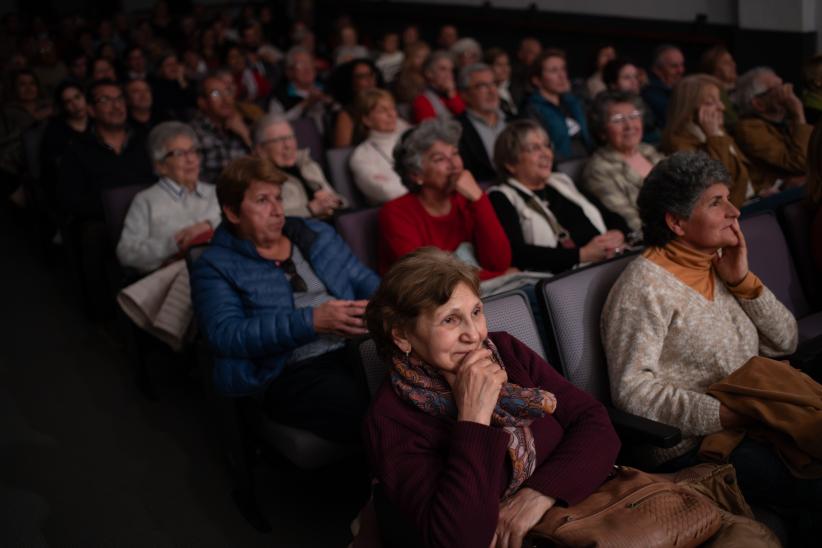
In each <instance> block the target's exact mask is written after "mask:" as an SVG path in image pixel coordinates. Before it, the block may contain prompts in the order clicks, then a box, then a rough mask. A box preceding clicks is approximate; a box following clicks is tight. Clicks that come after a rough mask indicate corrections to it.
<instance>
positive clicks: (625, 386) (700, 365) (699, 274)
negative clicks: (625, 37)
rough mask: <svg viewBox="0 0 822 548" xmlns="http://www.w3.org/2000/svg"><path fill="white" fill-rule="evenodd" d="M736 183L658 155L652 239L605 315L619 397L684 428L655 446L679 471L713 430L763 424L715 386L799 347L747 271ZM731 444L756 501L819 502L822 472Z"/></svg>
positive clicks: (755, 447)
mask: <svg viewBox="0 0 822 548" xmlns="http://www.w3.org/2000/svg"><path fill="white" fill-rule="evenodd" d="M731 185H732V179H731V176H730V174H729V173H728V171H727V170H726V168H725V167H723V165H722V164H721V163H720V162H718V161H717V160H713V159H711V158H709V157H708V156H707V155H705V154H704V153H694V152H677V153H675V154H673V155H672V156H671V157H669V158H667V159H665V160H662V161H661V162H660V163H659V164H657V165H656V167H654V169H653V170H652V171H651V173H650V174H649V175H648V177H647V179H646V180H645V184H644V185H643V187H642V190H641V191H640V193H639V199H638V204H639V214H640V218H641V219H642V226H643V229H644V232H645V241H646V243H647V244H648V245H649V247H648V248H647V249H646V250H645V252H644V253H643V254H642V255H641V256H639V257H637V258H636V259H635V260H634V261H633V262H632V263H631V264H630V265H628V267H627V268H626V269H625V271H624V272H623V273H622V275H621V276H620V278H619V279H618V280H617V282H616V284H614V286H613V288H612V289H611V293H610V295H609V296H608V299H607V301H606V303H605V307H604V309H603V313H602V339H603V346H604V349H605V355H606V357H607V363H608V372H609V376H610V380H611V396H612V399H613V402H614V405H615V406H616V407H618V408H620V409H622V410H624V411H628V412H629V413H634V414H637V415H640V416H643V417H646V418H649V419H653V420H656V421H660V422H663V423H665V424H670V425H672V426H676V427H677V428H679V429H680V430H681V431H682V441H681V442H680V443H678V444H677V445H675V446H674V447H671V448H667V449H663V448H653V449H651V450H650V451H649V453H648V454H647V455H646V457H647V459H648V464H650V465H654V466H660V465H662V466H664V469H666V470H668V471H673V470H676V469H679V468H682V467H685V466H690V465H691V464H696V463H697V461H698V460H699V459H698V453H699V449H700V443H701V441H702V438H703V436H707V435H710V434H714V433H717V432H720V431H722V430H733V429H737V428H745V427H746V426H752V425H753V424H752V422H751V419H747V418H745V417H743V416H742V415H739V414H737V413H736V412H734V411H732V410H731V409H730V408H728V407H726V406H725V405H724V404H721V403H720V401H719V400H718V399H716V398H714V397H713V396H711V395H709V394H708V393H707V392H708V387H709V386H711V385H712V384H714V383H716V382H718V381H720V380H722V379H724V378H725V377H727V376H728V375H730V374H731V373H733V372H735V371H736V370H737V369H739V368H741V367H742V366H743V365H744V364H746V362H748V360H750V359H751V358H752V357H755V356H760V355H764V356H784V355H788V354H791V353H793V352H794V350H795V349H796V344H797V325H796V320H795V319H794V317H793V316H792V315H791V313H790V312H789V311H788V310H787V309H786V308H785V307H784V306H783V305H782V303H780V302H779V301H778V300H777V299H776V297H774V295H773V293H771V292H770V291H769V290H768V288H767V287H765V286H764V285H763V284H762V282H761V281H760V280H759V278H757V277H756V275H754V274H753V273H752V272H750V270H749V269H748V259H747V248H746V244H745V237H744V235H743V234H742V231H741V230H740V227H739V222H738V221H739V210H738V209H737V208H736V207H735V206H734V205H733V203H731V201H730V199H729V198H730V187H731ZM732 447H735V449H733V450H732V451H730V457H729V460H730V462H731V463H732V464H733V465H734V467H735V468H736V473H737V479H738V481H739V487H740V488H741V490H742V492H743V494H744V495H745V498H746V499H747V501H748V502H750V503H751V504H757V503H759V504H766V505H773V506H779V507H784V506H796V505H800V506H801V507H805V508H807V507H810V506H814V505H815V506H816V508H819V503H820V500H819V499H820V494H822V489H821V488H820V487H822V484H820V482H819V480H814V481H816V486H815V487H814V486H812V485H810V484H805V485H802V484H801V483H802V481H803V480H797V479H795V478H794V477H793V476H792V475H791V474H790V473H789V472H788V470H787V468H786V467H785V464H783V462H782V461H781V460H780V459H779V458H778V457H777V455H776V454H775V452H774V450H773V449H772V448H771V447H769V446H766V445H763V444H761V443H759V442H755V441H753V440H752V439H750V438H748V437H745V438H744V440H742V441H741V443H739V444H738V445H735V446H732ZM765 486H767V487H765ZM799 493H803V495H802V496H800V495H799ZM814 493H815V494H814ZM814 498H815V500H808V499H814Z"/></svg>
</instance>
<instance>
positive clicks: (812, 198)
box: [805, 122, 822, 275]
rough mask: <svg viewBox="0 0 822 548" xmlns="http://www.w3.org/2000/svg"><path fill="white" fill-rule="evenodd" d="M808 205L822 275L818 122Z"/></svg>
mask: <svg viewBox="0 0 822 548" xmlns="http://www.w3.org/2000/svg"><path fill="white" fill-rule="evenodd" d="M805 184H806V187H807V189H808V190H807V205H808V209H809V212H810V216H811V234H810V240H811V242H810V243H811V255H812V256H813V261H814V265H815V266H816V271H817V272H818V273H819V274H820V275H822V124H820V123H819V122H817V124H816V127H814V130H813V133H812V134H811V140H810V143H809V145H808V178H807V182H806V183H805Z"/></svg>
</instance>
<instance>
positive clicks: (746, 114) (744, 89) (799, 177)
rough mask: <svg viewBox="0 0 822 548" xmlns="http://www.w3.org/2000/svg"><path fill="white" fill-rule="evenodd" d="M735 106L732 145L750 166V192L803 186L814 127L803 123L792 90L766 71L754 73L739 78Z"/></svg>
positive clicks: (759, 68) (756, 70)
mask: <svg viewBox="0 0 822 548" xmlns="http://www.w3.org/2000/svg"><path fill="white" fill-rule="evenodd" d="M736 100H737V103H738V105H739V114H740V116H741V118H740V119H739V122H738V123H737V125H736V142H737V143H739V148H741V149H742V151H743V152H744V153H745V154H746V155H747V157H748V158H749V159H750V161H751V164H752V167H751V179H752V180H753V183H754V187H755V188H757V189H760V190H761V189H768V188H780V187H782V186H786V187H788V186H795V185H796V184H801V183H802V182H804V180H805V174H806V173H807V171H808V160H807V155H808V140H809V139H810V138H811V132H812V131H813V126H811V125H809V124H807V123H806V122H805V110H804V108H803V107H802V101H800V100H799V97H797V96H796V94H794V92H793V86H792V85H791V84H784V83H782V78H780V77H779V76H777V74H776V73H775V72H774V71H773V70H771V69H770V68H766V67H758V68H755V69H751V70H750V71H748V72H746V73H745V74H743V75H742V76H741V77H740V78H739V81H738V83H737V88H736ZM760 194H761V193H760Z"/></svg>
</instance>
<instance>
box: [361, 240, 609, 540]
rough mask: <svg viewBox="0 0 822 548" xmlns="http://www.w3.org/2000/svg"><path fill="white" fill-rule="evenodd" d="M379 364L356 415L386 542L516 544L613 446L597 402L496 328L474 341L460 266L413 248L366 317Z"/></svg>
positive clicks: (471, 274)
mask: <svg viewBox="0 0 822 548" xmlns="http://www.w3.org/2000/svg"><path fill="white" fill-rule="evenodd" d="M366 319H367V323H368V329H369V331H370V333H371V335H372V337H373V338H374V341H375V343H376V344H377V348H378V350H379V352H380V354H381V356H382V357H383V358H384V359H386V360H390V361H391V363H392V365H391V368H390V371H389V379H388V382H386V383H384V384H383V385H382V386H381V387H380V389H379V391H378V392H377V395H376V397H375V399H374V403H373V405H372V406H371V409H370V410H369V413H368V415H367V416H366V424H365V435H366V451H367V453H368V456H369V459H370V462H371V465H372V468H373V471H374V474H375V476H376V478H377V480H378V482H379V486H378V488H377V490H376V491H375V508H376V510H377V517H378V519H379V521H380V525H381V526H380V529H381V531H382V532H383V536H385V537H386V538H384V539H383V540H384V542H385V544H386V545H387V546H420V545H423V546H460V547H465V548H471V547H477V548H488V546H489V545H490V546H503V547H517V548H519V547H520V546H522V539H523V537H524V535H525V534H526V533H527V532H528V531H529V530H530V529H531V527H533V526H534V525H535V524H536V523H537V522H538V521H539V520H540V518H541V517H542V515H543V514H544V513H545V512H546V511H547V510H548V509H550V508H551V507H552V506H553V505H554V504H576V503H578V502H580V501H581V500H583V499H584V498H586V497H587V496H588V495H590V494H591V493H592V492H593V491H594V490H595V489H596V488H597V487H599V485H600V484H601V483H602V482H603V481H604V480H605V479H606V477H607V476H608V473H609V472H610V470H611V469H612V466H613V464H614V461H615V459H616V456H617V453H618V451H619V440H618V439H617V436H616V434H615V432H614V430H613V427H612V426H611V423H610V421H609V419H608V414H607V413H606V411H605V408H604V407H603V406H602V405H601V404H600V403H599V402H597V401H596V400H595V399H594V398H592V397H591V396H589V395H588V394H586V393H585V392H583V391H581V390H579V389H577V388H575V387H574V386H573V385H572V384H570V383H569V382H567V381H566V380H565V379H563V378H562V377H561V376H560V375H559V374H558V373H557V372H556V371H554V369H553V368H552V367H551V366H550V365H548V364H547V363H546V362H545V361H544V360H543V359H542V358H540V357H539V356H538V355H537V354H535V353H534V352H533V351H531V350H530V349H529V348H528V347H527V346H525V345H524V344H523V343H521V342H519V341H518V340H516V339H515V338H513V337H511V336H510V335H508V334H506V333H491V334H489V333H488V327H487V325H486V322H485V316H484V315H483V309H482V301H481V300H480V298H479V280H478V279H477V276H476V271H475V269H474V268H473V267H471V266H469V265H466V264H465V263H462V262H461V261H458V260H457V259H455V258H453V256H451V255H450V254H448V253H443V252H442V251H440V250H437V249H435V248H431V247H427V248H424V249H420V250H418V251H415V252H414V253H411V254H409V255H407V256H405V257H404V258H402V259H401V260H400V261H398V262H397V263H396V264H395V265H394V266H393V267H392V268H391V270H389V271H388V273H387V274H386V275H385V277H384V278H383V281H382V284H381V285H380V287H379V288H378V289H377V292H376V294H375V295H374V296H373V297H372V299H371V301H370V302H369V304H368V308H367V309H366Z"/></svg>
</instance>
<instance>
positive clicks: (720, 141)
mask: <svg viewBox="0 0 822 548" xmlns="http://www.w3.org/2000/svg"><path fill="white" fill-rule="evenodd" d="M721 87H722V84H721V83H720V82H719V80H717V79H716V78H714V77H713V76H708V75H707V74H692V75H691V76H686V77H685V78H683V79H682V80H681V81H680V82H679V84H678V85H677V86H676V87H675V88H674V92H673V94H672V95H671V101H670V104H669V106H668V125H667V126H665V131H664V133H663V134H662V144H661V146H660V150H662V152H664V153H666V154H673V153H674V152H678V151H701V152H704V153H706V154H707V155H708V156H710V157H711V158H713V159H715V160H718V161H719V162H721V163H722V165H723V166H725V169H727V170H728V173H730V176H731V181H732V183H733V184H732V185H731V195H730V201H731V203H732V204H734V205H735V206H737V207H741V206H742V204H743V203H744V202H745V201H746V200H748V199H750V198H753V197H754V196H756V193H757V190H758V189H755V188H754V186H753V184H752V182H751V177H750V174H749V166H750V163H749V161H748V158H747V157H746V156H745V154H744V153H743V152H742V150H740V149H739V147H738V146H737V144H736V142H735V141H734V139H733V137H731V136H730V135H728V133H726V132H725V122H724V118H723V116H722V113H723V111H724V110H725V106H724V105H723V104H722V99H721V97H720V89H721ZM766 193H767V192H766Z"/></svg>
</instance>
